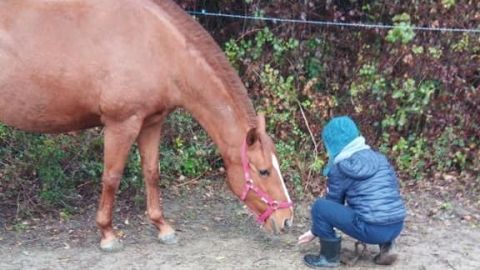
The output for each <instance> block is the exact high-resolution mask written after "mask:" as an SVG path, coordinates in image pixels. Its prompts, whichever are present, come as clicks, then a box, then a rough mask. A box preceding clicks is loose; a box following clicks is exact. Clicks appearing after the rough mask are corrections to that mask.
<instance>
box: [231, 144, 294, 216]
mask: <svg viewBox="0 0 480 270" xmlns="http://www.w3.org/2000/svg"><path fill="white" fill-rule="evenodd" d="M241 157H242V166H243V174H244V177H245V185H244V188H243V192H242V195H241V197H240V199H241V200H242V201H243V202H245V199H246V198H247V194H248V192H249V191H250V190H252V191H253V192H255V194H257V196H259V197H260V199H261V200H262V201H263V202H264V203H265V204H266V205H267V206H268V207H267V210H265V212H263V213H262V214H259V215H258V216H257V222H258V223H261V224H264V223H265V221H266V220H267V219H268V218H269V217H270V216H271V215H272V214H273V212H275V211H276V210H277V209H283V208H289V207H292V206H293V203H292V202H289V201H285V202H278V201H276V200H272V198H270V196H269V195H268V194H267V193H266V192H264V191H263V190H262V189H260V188H259V187H258V186H256V185H255V184H254V183H253V179H252V176H251V174H250V165H249V162H248V157H247V142H246V140H245V141H244V142H243V145H242V150H241Z"/></svg>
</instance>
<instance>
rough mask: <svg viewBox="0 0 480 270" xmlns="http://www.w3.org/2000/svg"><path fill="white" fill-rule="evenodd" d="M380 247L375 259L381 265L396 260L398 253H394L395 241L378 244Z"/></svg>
mask: <svg viewBox="0 0 480 270" xmlns="http://www.w3.org/2000/svg"><path fill="white" fill-rule="evenodd" d="M378 246H379V247H380V253H378V254H377V255H376V256H375V258H373V261H374V262H375V263H376V264H379V265H392V264H393V263H394V262H395V261H396V260H397V257H398V255H397V254H393V253H392V249H393V242H388V243H384V244H380V245H378Z"/></svg>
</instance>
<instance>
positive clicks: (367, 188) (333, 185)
mask: <svg viewBox="0 0 480 270" xmlns="http://www.w3.org/2000/svg"><path fill="white" fill-rule="evenodd" d="M327 186H328V192H327V195H326V198H327V199H329V200H332V201H336V202H338V203H340V204H344V203H345V202H346V203H347V204H348V206H349V207H350V208H352V209H353V210H354V211H355V212H356V213H357V214H358V215H359V216H360V217H361V218H362V219H363V220H364V221H365V222H368V223H371V224H377V225H386V224H392V223H397V222H400V221H403V220H404V219H405V214H406V210H405V205H404V203H403V200H402V198H401V196H400V191H399V188H398V182H397V177H396V175H395V171H394V169H393V168H392V166H391V165H390V163H389V162H388V160H387V159H386V158H385V156H384V155H382V154H380V153H378V152H375V151H373V150H371V149H368V150H361V151H358V152H356V153H354V154H353V155H352V156H351V157H349V158H347V159H345V160H342V161H340V162H338V163H337V164H335V165H333V166H332V168H331V169H330V172H329V173H328V184H327Z"/></svg>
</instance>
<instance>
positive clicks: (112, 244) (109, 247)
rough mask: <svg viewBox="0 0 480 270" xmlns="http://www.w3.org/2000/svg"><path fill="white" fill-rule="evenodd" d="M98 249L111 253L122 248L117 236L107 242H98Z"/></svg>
mask: <svg viewBox="0 0 480 270" xmlns="http://www.w3.org/2000/svg"><path fill="white" fill-rule="evenodd" d="M100 249H101V250H102V251H103V252H108V253H113V252H118V251H121V250H123V244H122V242H120V240H118V239H117V238H115V239H112V240H110V241H108V242H100Z"/></svg>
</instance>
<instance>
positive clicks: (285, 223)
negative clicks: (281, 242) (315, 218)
mask: <svg viewBox="0 0 480 270" xmlns="http://www.w3.org/2000/svg"><path fill="white" fill-rule="evenodd" d="M292 223H293V221H292V220H291V219H285V221H284V222H283V225H285V228H286V229H288V228H290V227H292Z"/></svg>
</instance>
